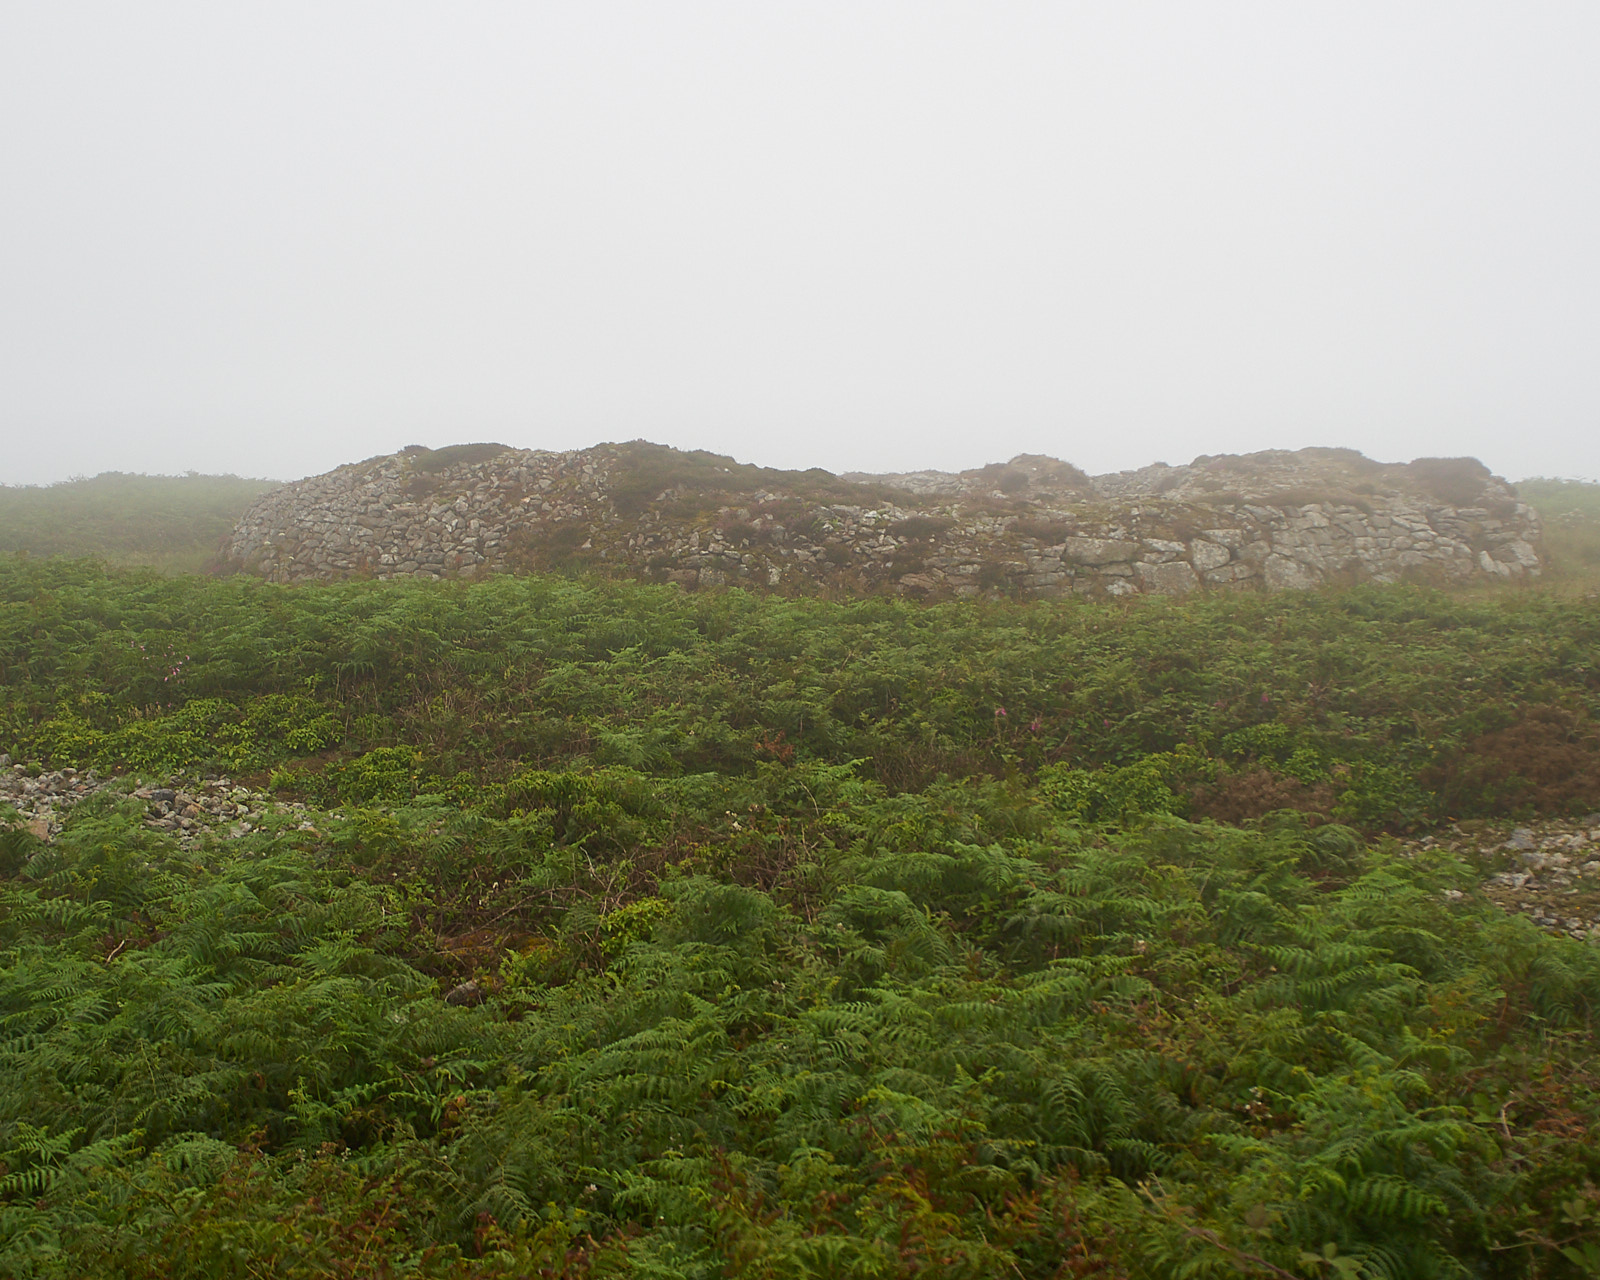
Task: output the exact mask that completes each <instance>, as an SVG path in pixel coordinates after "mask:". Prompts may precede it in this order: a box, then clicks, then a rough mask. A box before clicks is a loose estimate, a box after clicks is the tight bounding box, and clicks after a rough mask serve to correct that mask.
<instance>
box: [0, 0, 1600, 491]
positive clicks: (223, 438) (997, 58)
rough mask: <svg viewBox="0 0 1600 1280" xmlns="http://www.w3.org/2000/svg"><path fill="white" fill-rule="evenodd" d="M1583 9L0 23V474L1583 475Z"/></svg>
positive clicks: (1588, 330)
mask: <svg viewBox="0 0 1600 1280" xmlns="http://www.w3.org/2000/svg"><path fill="white" fill-rule="evenodd" d="M1597 66H1600V5H1596V4H1595V3H1594V2H1593V0H1581V2H1577V3H1542V2H1539V0H1525V2H1523V3H1504V4H1486V3H1477V2H1474V0H1450V2H1449V3H1437V4H1420V3H1406V2H1405V0H1385V2H1384V3H1352V2H1351V0H1340V2H1339V3H1299V4H1285V3H1282V0H1271V2H1264V3H1234V2H1230V0H1207V2H1206V3H1200V4H1180V3H1176V2H1172V3H1159V4H1157V3H1138V2H1137V0H1107V2H1105V3H1099V4H1083V3H1071V2H1069V0H1052V2H1051V3H1008V2H1006V0H985V2H983V3H970V4H952V3H941V2H939V0H912V2H909V3H887V2H879V0H850V2H849V3H826V2H824V0H807V2H806V3H784V2H782V0H758V2H757V3H749V2H748V0H746V2H744V3H724V4H711V3H696V2H693V0H668V2H666V3H663V2H661V0H655V2H654V3H608V2H606V0H582V2H577V0H575V2H574V3H568V4H540V3H535V2H534V0H518V2H517V3H503V4H502V3H488V2H486V0H474V2H473V3H471V4H461V3H456V4H444V3H438V4H419V3H405V2H397V0H384V2H383V3H381V4H379V3H372V4H358V3H343V2H339V0H333V2H330V0H322V2H320V3H316V4H310V3H307V4H297V3H283V2H281V0H280V2H277V3H273V4H262V3H225V4H218V3H215V2H214V0H212V2H208V3H203V4H202V3H195V4H171V3H159V2H156V0H146V2H145V3H141V4H136V5H128V4H116V5H113V4H81V3H72V2H71V0H50V3H47V4H46V3H39V4H32V3H26V2H25V0H13V2H12V3H9V4H5V5H3V6H0V482H4V483H13V484H15V483H40V482H47V481H51V480H57V479H61V478H64V477H67V476H70V475H74V474H93V473H95V472H98V471H102V470H125V471H149V472H163V473H178V472H183V471H186V470H190V469H193V470H198V471H203V472H213V471H231V472H236V473H239V474H245V475H257V476H271V477H278V478H294V477H298V476H302V475H307V474H312V473H315V472H320V471H323V470H326V469H328V468H330V467H333V466H335V465H337V464H339V463H341V462H346V461H352V460H356V459H360V458H364V457H369V456H371V455H373V454H378V453H387V452H391V451H393V450H395V449H398V448H400V447H402V446H404V445H407V444H411V443H421V444H428V445H433V446H439V445H444V444H449V443H454V442H459V441H468V440H500V441H504V442H506V443H508V444H513V445H518V446H523V447H530V448H566V447H573V446H581V445H587V444H592V443H595V442H597V441H600V440H626V439H634V438H638V437H644V438H647V439H651V440H656V441H660V442H662V443H667V444H674V445H678V446H680V447H687V448H708V449H714V450H716V451H718V452H725V453H731V454H734V455H735V456H737V457H739V458H740V459H742V460H746V461H753V462H758V463H762V464H765V465H770V466H793V467H806V466H824V467H827V468H829V469H830V470H836V471H839V470H849V469H862V470H902V469H907V468H912V467H927V466H937V467H945V468H962V467H970V466H976V465H980V464H982V463H985V462H989V461H995V460H1002V459H1005V458H1008V457H1010V456H1011V455H1013V454H1016V453H1019V452H1039V453H1049V454H1054V455H1057V456H1059V457H1064V458H1067V459H1069V460H1071V461H1073V462H1075V463H1077V464H1078V465H1079V466H1082V467H1084V468H1085V469H1086V470H1089V471H1091V472H1103V471H1109V470H1115V469H1119V468H1124V467H1135V466H1141V465H1144V464H1146V463H1148V462H1152V461H1156V460H1163V461H1167V462H1173V463H1177V462H1185V461H1188V460H1189V459H1190V458H1191V457H1193V456H1194V455H1196V454H1198V453H1215V452H1224V451H1227V452H1235V451H1244V450H1250V449H1260V448H1277V447H1285V448H1294V447H1299V446H1302V445H1308V444H1331V445H1347V446H1351V447H1354V448H1358V449H1361V450H1363V451H1364V452H1366V453H1368V454H1369V455H1371V456H1373V457H1377V458H1381V459H1384V460H1404V459H1409V458H1411V457H1414V456H1418V455H1427V454H1457V453H1471V454H1476V455H1478V456H1479V457H1481V458H1482V459H1483V460H1484V461H1485V462H1487V463H1488V464H1489V465H1490V466H1491V467H1492V468H1494V469H1495V470H1496V471H1498V472H1501V473H1503V474H1507V475H1510V476H1512V477H1513V478H1516V477H1522V476H1528V475H1535V474H1545V475H1568V476H1571V475H1579V476H1589V477H1594V476H1600V236H1597V232H1600V75H1597V74H1596V70H1595V68H1596V67H1597Z"/></svg>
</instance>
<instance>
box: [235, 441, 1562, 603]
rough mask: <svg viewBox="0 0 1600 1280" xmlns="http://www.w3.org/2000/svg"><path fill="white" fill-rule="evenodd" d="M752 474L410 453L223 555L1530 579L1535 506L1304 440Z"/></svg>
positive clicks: (357, 563) (423, 573)
mask: <svg viewBox="0 0 1600 1280" xmlns="http://www.w3.org/2000/svg"><path fill="white" fill-rule="evenodd" d="M642 450H644V451H648V453H647V454H646V453H642V452H641V451H642ZM663 458H665V459H666V461H665V462H663ZM678 459H681V460H684V466H683V467H682V468H678V467H676V466H675V462H674V460H678ZM707 459H710V461H709V462H708V461H707ZM690 461H692V462H693V463H694V465H693V466H689V465H688V464H689V462H690ZM723 463H726V464H727V465H721V464H723ZM680 471H681V472H682V474H679V472H680ZM753 473H755V469H754V468H748V467H740V466H739V465H738V464H735V463H733V461H732V460H731V459H715V458H713V457H712V456H711V455H706V454H695V455H689V454H675V453H672V452H671V451H667V450H661V449H659V448H658V447H656V446H646V445H600V446H597V447H595V448H591V449H584V450H575V451H568V452H547V451H542V450H521V449H507V448H503V447H500V446H459V447H457V448H455V449H451V450H440V451H438V452H437V453H431V452H430V451H427V450H422V449H415V448H413V449H410V450H407V451H404V452H402V453H398V454H394V455H390V456H387V457H381V458H375V459H371V460H369V461H367V462H362V463H357V464H353V465H350V466H345V467H340V468H339V469H337V470H335V471H332V472H329V473H327V474H326V475H322V476H316V477H313V478H311V479H308V480H303V481H300V482H298V483H295V484H291V485H286V486H284V487H283V488H281V489H277V490H274V491H273V492H271V493H269V494H267V495H265V496H264V497H263V498H262V499H260V500H259V501H258V502H257V503H256V504H255V505H254V506H252V507H251V508H250V509H249V511H247V512H246V514H245V516H244V518H243V519H242V520H240V522H239V524H238V526H237V528H236V529H235V531H234V534H233V536H232V538H231V539H230V540H229V542H228V544H227V547H226V552H225V554H226V559H227V561H228V563H230V564H232V565H233V566H235V567H238V568H241V569H243V570H246V571H248V572H252V573H257V574H261V575H263V576H264V577H266V578H269V579H271V580H273V581H277V582H306V581H325V580H328V579H333V578H341V577H351V576H369V577H375V578H379V579H390V578H401V577H423V578H450V577H462V576H477V575H482V574H485V573H490V572H494V571H500V570H518V569H532V568H554V567H561V566H582V567H587V568H590V569H595V570H599V571H609V572H615V573H621V574H625V575H629V576H637V577H642V578H648V579H653V580H657V581H663V582H674V583H678V584H681V585H683V586H686V587H700V586H720V585H725V584H743V585H749V586H755V587H760V588H766V589H777V590H793V591H807V590H816V589H828V588H832V589H838V590H879V591H884V590H887V591H896V592H900V593H904V594H908V595H913V596H917V597H922V598H935V599H937V598H948V597H970V596H975V595H978V594H981V593H984V592H1007V593H1011V594H1020V595H1034V596H1060V595H1068V594H1077V595H1089V596H1112V597H1115V596H1129V595H1138V594H1160V595H1183V594H1186V593H1188V592H1192V591H1196V590H1201V589H1206V588H1219V589H1222V588H1226V589H1240V588H1243V589H1264V590H1280V589H1285V588H1304V587H1314V586H1318V585H1320V584H1323V583H1328V582H1358V581H1371V582H1393V581H1397V580H1400V579H1402V578H1419V579H1423V580H1428V581H1434V582H1439V583H1470V582H1473V581H1495V580H1511V579H1519V578H1530V577H1534V576H1537V575H1538V574H1539V572H1540V570H1541V567H1542V563H1541V556H1540V550H1539V547H1540V528H1539V520H1538V516H1537V514H1536V513H1535V512H1534V511H1533V510H1532V509H1531V508H1530V507H1528V506H1527V505H1526V504H1525V503H1523V502H1521V501H1520V500H1518V499H1517V497H1516V494H1515V491H1514V490H1513V489H1512V488H1511V487H1510V486H1509V485H1507V484H1506V483H1505V482H1504V481H1502V480H1500V479H1498V478H1496V477H1493V476H1491V475H1490V474H1489V473H1488V471H1487V470H1486V469H1484V468H1483V467H1482V466H1481V464H1478V463H1476V462H1473V461H1472V460H1470V459H1451V460H1424V461H1419V462H1417V463H1412V464H1408V465H1404V466H1402V465H1386V464H1379V463H1375V462H1371V461H1370V460H1368V459H1366V458H1363V457H1361V456H1360V455H1359V454H1355V453H1352V452H1351V451H1348V450H1336V449H1321V450H1316V449H1312V450H1301V451H1299V452H1296V453H1287V452H1281V451H1274V452H1270V453H1263V454H1253V455H1246V456H1243V457H1233V456H1223V457H1217V458H1199V459H1196V461H1195V462H1193V463H1191V464H1189V465H1187V466H1183V467H1169V466H1166V465H1165V464H1156V465H1155V466H1153V467H1147V468H1144V469H1142V470H1140V471H1134V472H1122V473H1119V474H1117V475H1111V476H1100V477H1095V478H1091V477H1088V476H1085V475H1083V473H1082V472H1080V471H1078V470H1077V469H1076V468H1073V467H1071V466H1070V465H1068V464H1066V463H1062V462H1059V461H1057V460H1055V459H1051V458H1042V457H1037V456H1024V457H1019V458H1016V459H1013V460H1012V462H1011V463H1009V464H1003V465H997V466H992V467H986V468H983V469H981V470H979V471H973V472H966V473H961V474H949V473H939V472H915V473H905V474H902V475H892V476H861V475H854V476H844V477H835V476H829V475H827V474H826V473H821V472H767V471H764V472H760V473H759V482H755V481H751V480H750V479H749V478H748V477H749V475H750V474H753ZM724 477H725V478H724ZM658 481H659V482H660V483H659V487H658V483H657V482H658Z"/></svg>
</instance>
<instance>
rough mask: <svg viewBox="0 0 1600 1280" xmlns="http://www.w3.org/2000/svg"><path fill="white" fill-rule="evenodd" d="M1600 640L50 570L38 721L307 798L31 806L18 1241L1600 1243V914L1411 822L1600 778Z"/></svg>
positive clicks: (531, 1259)
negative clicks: (238, 829)
mask: <svg viewBox="0 0 1600 1280" xmlns="http://www.w3.org/2000/svg"><path fill="white" fill-rule="evenodd" d="M1597 654H1600V614H1597V613H1596V611H1595V609H1594V607H1593V605H1592V603H1591V602H1588V601H1584V600H1581V599H1573V598H1564V597H1563V596H1561V595H1560V594H1557V593H1537V592H1529V591H1506V592H1501V593H1493V594H1488V593H1485V594H1475V595H1472V596H1465V597H1451V596H1447V595H1443V594H1439V593H1433V592H1427V591H1422V590H1416V589H1409V588H1407V589H1399V588H1397V589H1389V590H1374V589H1368V590H1358V591H1350V592H1344V593H1328V594H1286V595H1280V596H1273V597H1265V596H1248V597H1230V598H1221V597H1215V598H1207V599H1202V600H1196V601H1189V602H1185V603H1183V604H1181V605H1180V604H1174V603H1170V602H1163V601H1148V602H1142V603H1141V604H1139V605H1137V606H1133V607H1127V608H1120V607H1107V606H1091V605H1084V604H1081V603H1078V602H1071V601H1068V602H1058V603H1051V604H1038V605H1020V604H1008V603H1005V602H992V603H984V604H963V605H948V606H939V607H935V608H919V607H916V606H911V605H906V604H903V603H900V602H895V601H890V600H867V601H859V602H854V603H828V602H821V601H814V600H812V601H794V600H782V599H776V598H764V599H763V598H758V597H753V596H749V595H746V594H744V593H739V592H730V593H725V594H700V595H692V596H686V595H682V594H679V593H677V592H675V591H672V590H668V589H661V588H653V587H646V586H640V585H635V584H627V583H606V582H597V581H574V580H563V579H559V578H522V579H510V578H502V579H494V580H490V581H487V582H483V583H478V584H473V585H466V584H452V583H438V584H427V585H423V584H417V585H399V584H376V583H348V584H343V585H338V586H332V587H317V588H297V589H293V588H281V587H274V586H271V585H267V584H263V583H261V582H259V581H256V580H252V579H247V578H243V577H234V578H228V579H197V578H180V579H163V578H160V577H158V576H155V575H153V574H147V573H136V572H108V571H106V570H104V569H102V568H99V567H97V566H95V565H93V564H90V563H87V562H74V563H66V562H51V563H39V562H36V561H32V560H16V559H13V560H11V561H8V562H0V749H5V750H9V751H10V752H11V754H12V755H13V756H14V757H15V758H16V759H18V760H19V761H23V762H26V763H27V764H28V765H29V767H31V768H37V767H41V766H42V767H61V766H66V765H73V766H77V767H80V768H82V767H90V766H93V767H96V768H99V769H101V770H109V769H116V768H120V769H127V770H131V771H132V772H133V773H134V774H137V775H140V776H143V777H145V778H149V779H157V780H164V779H167V778H171V777H174V776H179V775H185V774H203V773H207V772H214V771H226V772H228V773H230V774H233V775H234V776H247V777H250V778H253V779H255V780H256V781H257V782H258V784H260V785H269V786H271V787H272V788H273V789H275V790H276V791H277V793H278V794H280V795H281V796H282V797H284V798H285V799H296V800H299V801H302V802H304V803H305V804H306V805H307V806H308V807H307V809H305V810H302V811H297V812H285V813H283V814H282V815H280V816H279V817H277V818H273V819H269V820H267V821H266V822H265V823H264V824H262V826H261V827H260V829H258V830H256V831H253V832H251V833H249V834H246V835H243V836H240V837H238V838H236V839H224V838H221V837H220V836H219V837H217V838H210V839H208V840H207V841H204V842H201V843H198V844H195V845H191V846H189V847H184V846H181V845H179V844H178V843H177V842H176V841H174V840H173V839H172V838H171V837H169V836H167V835H165V834H161V833H156V832H153V831H150V830H148V829H147V828H146V827H145V825H144V823H143V816H144V805H143V804H142V803H140V802H138V801H133V800H126V799H122V800H119V799H117V798H115V797H112V796H109V795H107V796H99V797H96V798H94V799H91V800H89V801H86V802H84V803H83V804H81V805H79V806H78V807H77V808H75V809H73V810H72V811H71V815H70V818H69V819H68V821H67V823H66V826H65V828H64V830H63V831H62V833H61V834H60V836H59V837H57V838H56V839H55V840H54V841H52V842H51V843H49V844H46V843H44V842H42V841H40V840H38V839H36V838H35V837H34V836H32V835H30V834H28V833H27V832H26V831H25V830H22V829H19V828H15V827H14V828H13V829H11V830H9V831H8V832H6V833H5V834H4V835H3V836H0V873H3V874H4V876H5V877H6V878H5V879H4V880H3V881H0V1019H3V1021H4V1031H3V1036H0V1160H3V1161H4V1172H3V1173H0V1272H4V1273H6V1274H15V1275H19V1276H40V1277H44V1276H77V1275H90V1274H93V1275H120V1276H139V1277H143V1276H158V1275H159V1276H207V1277H209V1276H241V1277H242V1276H263V1275H274V1276H350V1277H355V1276H385V1275H388V1276H402V1275H438V1276H455V1275H462V1276H464V1275H483V1276H507V1277H509V1276H525V1275H551V1276H555V1275H594V1276H602V1275H606V1276H610V1275H619V1276H620V1275H641V1276H663V1277H666V1276H692V1277H699V1276H717V1275H734V1276H773V1277H778V1276H785V1277H787V1276H808V1275H819V1276H901V1275H905V1276H910V1275H939V1276H946V1275H949V1276H963V1275H969V1276H988V1275H994V1276H1006V1275H1009V1276H1016V1275H1022V1276H1082V1275H1104V1276H1163V1277H1165V1276H1172V1277H1176V1276H1201V1275H1215V1276H1232V1275H1241V1274H1243V1275H1260V1276H1284V1275H1292V1276H1307V1277H1315V1276H1334V1277H1348V1276H1394V1277H1400V1276H1430V1275H1438V1276H1451V1275H1469V1276H1493V1277H1500V1276H1506V1277H1510V1276H1527V1275H1535V1276H1569V1275H1570V1276H1581V1275H1597V1274H1600V1142H1597V1141H1596V1139H1597V1138H1600V1133H1597V1124H1600V1065H1597V1063H1596V1059H1595V1048H1594V1046H1595V1041H1594V1032H1595V1019H1596V1016H1597V1002H1600V951H1597V950H1596V949H1595V948H1594V947H1592V946H1587V945H1584V944H1580V943H1577V942H1573V941H1570V940H1567V939H1564V938H1558V937H1554V936H1549V935H1546V934H1543V933H1541V932H1539V931H1538V930H1537V929H1536V928H1534V926H1533V925H1532V924H1531V923H1529V922H1528V921H1526V920H1523V919H1516V918H1512V917H1508V916H1506V915H1505V914H1504V913H1502V912H1501V911H1500V910H1499V909H1498V908H1496V907H1494V906H1493V905H1492V904H1490V903H1488V902H1487V901H1485V900H1484V899H1483V898H1482V897H1481V895H1480V894H1479V892H1478V890H1477V883H1478V880H1479V878H1480V876H1481V872H1480V870H1479V869H1478V868H1475V867H1471V866H1466V865H1463V864H1461V863H1459V862H1457V861H1454V860H1453V859H1452V858H1451V857H1449V856H1448V855H1446V854H1444V853H1439V852H1433V853H1417V852H1416V851H1415V850H1414V849H1410V850H1402V849H1401V848H1400V846H1399V845H1397V844H1396V843H1395V842H1394V841H1392V840H1389V839H1388V838H1387V837H1386V835H1385V833H1386V832H1398V831H1406V830H1420V829H1423V828H1426V827H1428V826H1429V825H1431V824H1433V823H1436V822H1440V821H1443V820H1445V819H1447V818H1451V817H1455V818H1468V817H1487V816H1495V815H1519V814H1529V813H1535V812H1545V813H1554V812H1560V811H1577V812H1586V811H1587V810H1588V809H1591V808H1595V807H1597V802H1600V738H1597V735H1596V733H1595V732H1594V730H1593V728H1592V719H1591V717H1592V714H1593V712H1594V711H1595V709H1596V705H1597V699H1600V675H1597V667H1596V656H1597ZM1446 891H1453V894H1448V895H1447V893H1446ZM469 984H470V985H469ZM447 994H448V996H449V998H448V999H446V996H447Z"/></svg>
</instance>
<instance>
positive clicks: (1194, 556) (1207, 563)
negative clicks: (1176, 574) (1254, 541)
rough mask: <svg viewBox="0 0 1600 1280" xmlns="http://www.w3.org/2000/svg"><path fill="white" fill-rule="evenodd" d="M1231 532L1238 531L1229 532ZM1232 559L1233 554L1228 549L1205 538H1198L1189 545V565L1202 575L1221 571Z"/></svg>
mask: <svg viewBox="0 0 1600 1280" xmlns="http://www.w3.org/2000/svg"><path fill="white" fill-rule="evenodd" d="M1229 532H1230V533H1231V532H1236V531H1235V530H1229ZM1232 558H1233V553H1232V552H1231V551H1229V550H1228V548H1227V547H1225V546H1221V545H1219V544H1218V543H1215V542H1211V541H1209V540H1207V539H1205V538H1196V539H1195V540H1194V541H1193V542H1191V543H1190V544H1189V563H1190V564H1192V565H1194V567H1195V568H1196V569H1198V570H1199V571H1200V572H1201V573H1205V572H1206V571H1207V570H1209V569H1220V568H1221V567H1222V566H1223V565H1225V564H1227V563H1228V561H1229V560H1231V559H1232Z"/></svg>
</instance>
